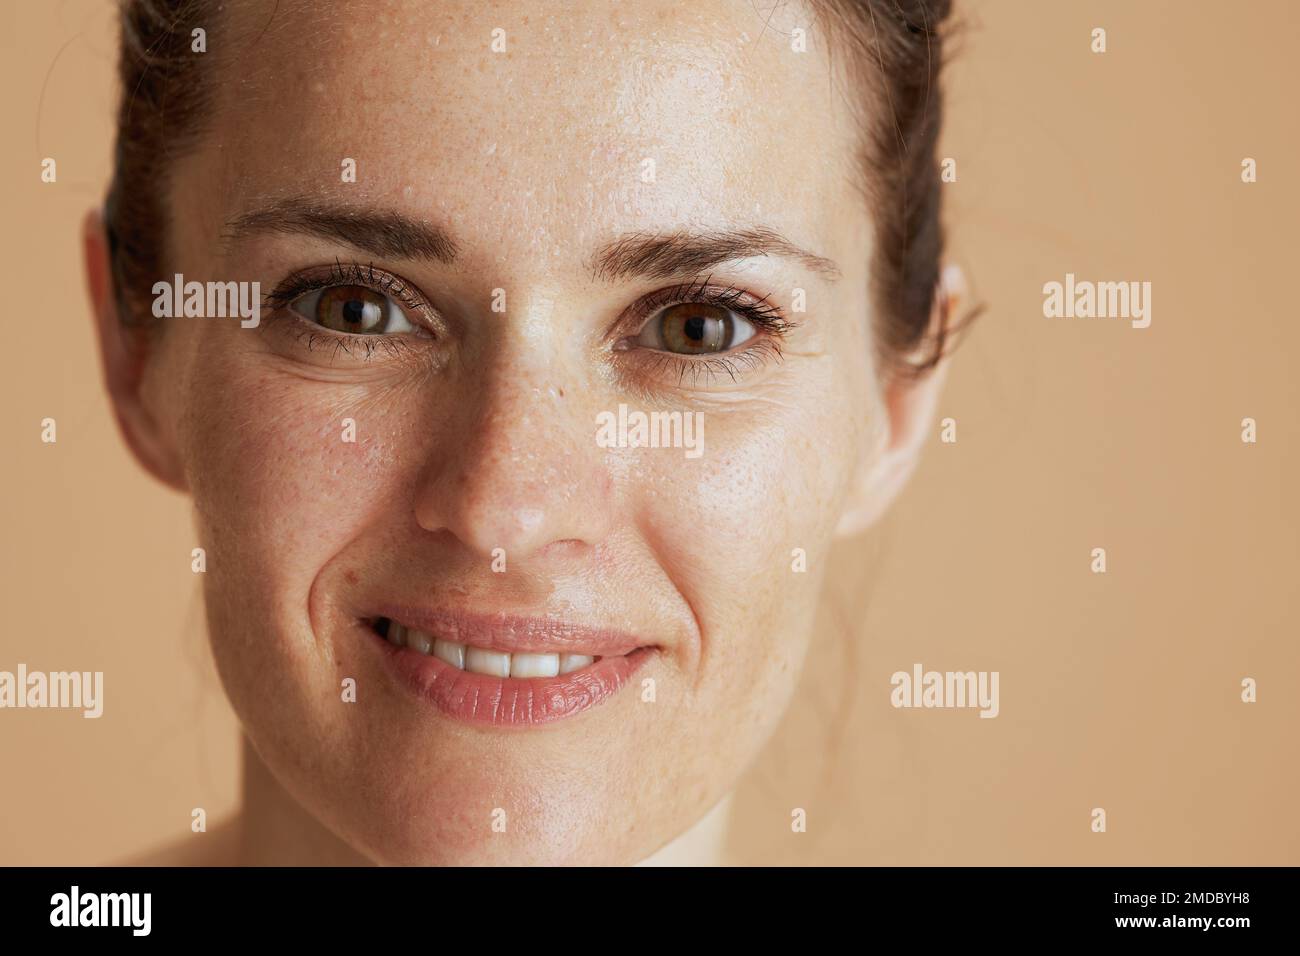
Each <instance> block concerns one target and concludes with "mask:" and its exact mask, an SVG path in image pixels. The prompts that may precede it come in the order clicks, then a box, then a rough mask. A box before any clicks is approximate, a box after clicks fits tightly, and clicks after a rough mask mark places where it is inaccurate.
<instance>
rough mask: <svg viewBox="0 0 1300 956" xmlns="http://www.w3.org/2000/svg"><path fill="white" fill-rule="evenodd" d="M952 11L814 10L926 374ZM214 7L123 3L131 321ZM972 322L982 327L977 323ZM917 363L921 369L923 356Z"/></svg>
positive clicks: (151, 263)
mask: <svg viewBox="0 0 1300 956" xmlns="http://www.w3.org/2000/svg"><path fill="white" fill-rule="evenodd" d="M951 5H952V4H951V0H812V7H813V10H814V13H815V14H816V16H817V18H818V19H819V21H820V22H821V25H822V26H823V28H824V29H825V30H826V32H827V34H828V35H831V36H834V37H835V38H836V40H837V43H836V44H835V45H838V46H839V47H841V48H842V49H845V50H847V51H848V54H849V55H848V61H847V67H848V71H847V72H848V75H849V77H850V79H851V80H852V81H853V82H854V84H855V86H856V87H858V88H859V89H860V90H861V91H864V92H863V95H859V96H858V97H856V98H855V102H856V103H857V104H858V106H859V111H860V114H861V121H860V125H861V129H862V133H863V136H862V146H861V151H862V157H861V168H862V170H863V173H864V175H863V177H862V179H861V182H862V186H863V194H864V198H865V200H866V202H867V203H868V204H869V208H871V209H872V211H873V212H874V214H875V252H874V257H873V261H872V263H871V277H872V288H873V295H874V305H875V311H876V313H877V315H878V316H880V320H879V328H878V330H877V335H876V341H877V348H878V352H879V358H880V360H882V362H884V363H886V364H885V367H886V368H889V369H891V370H893V371H904V372H912V373H915V374H922V373H924V372H926V371H928V370H929V369H931V368H933V367H934V365H936V364H937V363H938V361H939V359H941V358H942V357H943V355H944V351H945V346H946V343H947V341H948V339H949V336H950V333H951V332H952V326H951V323H950V322H949V319H948V315H947V308H946V303H941V305H942V306H943V309H942V310H941V321H940V322H939V323H938V325H937V327H932V326H931V310H932V307H933V305H934V297H935V295H936V294H937V287H938V281H939V261H940V258H941V256H942V254H943V227H942V223H941V220H940V205H941V203H940V189H941V188H942V187H941V183H940V179H939V174H938V164H937V158H936V155H935V149H936V146H937V141H938V136H939V129H940V125H941V119H942V114H943V98H942V95H941V93H940V89H939V83H938V79H939V73H940V68H941V65H942V62H943V59H942V53H943V35H942V31H941V27H942V26H943V25H944V23H945V21H946V20H947V19H948V17H949V14H950V8H951ZM218 9H219V7H218V6H217V5H215V4H213V3H212V2H211V0H122V2H121V18H120V19H121V31H122V36H121V59H120V63H119V78H120V81H121V85H122V98H121V104H120V107H119V110H118V123H117V149H116V154H115V163H114V175H113V182H112V186H111V187H110V189H109V193H108V198H107V201H106V204H105V215H104V219H105V223H106V228H107V233H108V241H109V250H110V256H111V267H112V273H113V281H114V286H115V289H116V294H117V298H118V305H119V310H120V312H121V314H122V317H123V321H124V322H126V323H128V324H130V325H135V326H139V325H141V324H142V321H143V318H144V317H146V316H148V315H149V309H148V308H147V307H146V302H145V290H147V289H149V288H151V287H152V285H153V283H154V281H156V279H157V278H158V277H159V276H162V275H164V274H165V273H166V271H167V270H166V265H165V249H166V245H167V230H168V226H169V221H168V216H167V210H166V208H165V206H164V203H163V196H164V195H165V194H166V189H165V185H166V182H167V177H168V174H169V171H170V168H171V159H172V158H173V157H175V156H176V155H177V154H178V153H180V152H182V151H183V150H185V149H186V148H187V147H188V146H190V145H191V144H192V143H193V142H194V141H195V140H196V139H197V138H198V137H199V136H200V135H201V133H202V131H203V120H204V118H205V116H206V114H207V112H208V107H209V103H210V95H209V91H210V89H211V87H210V84H211V82H212V77H211V76H210V74H211V72H212V67H211V65H209V64H206V63H205V62H204V60H205V59H206V56H207V55H206V54H205V55H199V54H196V53H194V52H193V51H192V44H193V39H192V31H193V30H195V29H197V28H202V29H204V30H205V31H206V32H211V30H212V29H213V27H214V26H215V25H216V20H217V12H216V11H217V10H218ZM972 317H973V316H972ZM917 354H920V355H921V357H920V358H919V359H918V358H916V357H915V356H916V355H917Z"/></svg>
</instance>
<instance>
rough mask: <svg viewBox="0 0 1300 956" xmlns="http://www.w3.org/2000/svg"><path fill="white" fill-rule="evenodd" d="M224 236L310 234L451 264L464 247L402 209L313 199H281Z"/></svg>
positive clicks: (238, 221)
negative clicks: (404, 213) (324, 201)
mask: <svg viewBox="0 0 1300 956" xmlns="http://www.w3.org/2000/svg"><path fill="white" fill-rule="evenodd" d="M227 227H228V228H229V230H230V231H229V232H227V233H225V235H224V238H227V239H238V238H243V237H245V236H248V235H252V234H256V233H259V232H271V233H280V234H286V235H308V236H316V237H318V238H321V239H328V240H331V241H333V242H342V243H346V244H347V245H349V246H352V247H353V248H356V249H360V250H361V251H363V252H369V253H372V254H374V255H377V256H383V257H384V258H387V259H433V260H436V261H438V262H444V263H448V264H450V263H452V262H454V261H455V259H456V256H457V255H458V254H459V250H458V249H457V247H456V243H455V242H453V241H452V239H451V236H449V235H448V234H447V233H446V232H445V231H444V230H443V229H441V228H440V227H438V226H435V225H433V224H431V223H428V222H421V221H419V220H416V219H412V218H411V217H409V216H405V215H403V214H402V213H398V212H386V211H383V210H371V209H357V208H354V207H351V206H339V205H334V204H326V203H322V202H319V201H318V200H314V199H305V198H300V197H293V198H289V199H280V200H277V201H276V202H273V203H272V204H271V205H269V206H265V207H263V208H261V209H256V210H254V211H252V212H247V213H244V214H243V215H242V216H237V217H236V218H234V219H232V220H230V222H228V223H227Z"/></svg>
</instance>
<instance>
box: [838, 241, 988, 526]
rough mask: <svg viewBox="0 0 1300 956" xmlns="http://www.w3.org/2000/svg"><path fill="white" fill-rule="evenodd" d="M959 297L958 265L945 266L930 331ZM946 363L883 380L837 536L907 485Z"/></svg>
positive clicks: (872, 518)
mask: <svg viewBox="0 0 1300 956" xmlns="http://www.w3.org/2000/svg"><path fill="white" fill-rule="evenodd" d="M965 296H966V283H965V277H964V276H963V275H962V271H961V269H960V268H959V267H957V266H955V265H949V266H947V267H946V268H945V269H944V270H943V274H942V276H941V277H940V280H939V289H938V293H937V294H936V295H935V297H934V310H933V312H932V313H931V315H930V329H931V331H932V332H937V331H938V330H939V329H941V328H944V323H948V322H950V320H951V317H952V315H953V314H954V313H955V312H956V311H957V310H958V308H959V307H960V304H961V301H962V300H963V299H964V298H965ZM948 327H949V328H951V326H948ZM928 338H929V336H927V339H928ZM948 363H949V359H948V357H947V356H945V357H944V358H942V359H941V360H940V361H939V364H938V365H937V366H935V367H934V368H933V369H931V370H930V371H929V372H928V373H927V374H926V375H924V376H922V377H920V378H915V377H912V376H909V375H895V376H892V377H891V378H890V379H889V380H888V381H886V382H885V387H884V395H883V399H884V402H883V411H884V423H883V424H884V427H883V428H879V429H877V430H876V431H875V432H874V438H875V440H874V446H873V447H871V448H868V449H864V451H865V452H866V453H865V454H864V455H863V456H862V458H861V459H860V462H861V464H860V465H859V469H858V474H857V476H856V477H855V479H854V483H853V486H852V488H851V490H850V493H849V499H848V501H847V502H846V503H845V508H844V512H843V514H842V515H841V517H840V523H839V525H838V526H837V528H836V534H837V535H838V536H842V537H848V536H850V535H855V534H859V533H861V532H863V531H865V530H866V529H867V528H869V527H871V526H872V525H873V524H875V522H876V521H877V520H878V519H879V518H880V516H881V515H882V514H884V512H885V511H886V509H888V508H889V506H890V505H891V504H892V503H893V501H894V499H895V498H897V497H898V494H899V492H900V491H902V490H903V486H904V485H906V484H907V479H908V478H910V477H911V475H912V471H913V469H915V467H916V463H917V461H918V460H919V459H920V456H921V449H922V448H923V447H924V446H925V440H926V438H927V437H928V436H929V433H930V425H931V423H932V422H933V421H934V410H935V406H936V405H937V404H938V401H939V394H940V392H942V390H943V382H944V379H945V378H946V377H947V375H948Z"/></svg>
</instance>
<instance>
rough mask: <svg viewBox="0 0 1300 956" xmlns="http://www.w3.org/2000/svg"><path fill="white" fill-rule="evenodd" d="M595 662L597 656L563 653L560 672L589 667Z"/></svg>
mask: <svg viewBox="0 0 1300 956" xmlns="http://www.w3.org/2000/svg"><path fill="white" fill-rule="evenodd" d="M595 662H596V658H594V657H588V656H587V655H586V654H561V655H560V673H561V674H568V673H570V672H572V671H576V670H580V669H581V668H583V667H588V666H590V665H591V664H594V663H595Z"/></svg>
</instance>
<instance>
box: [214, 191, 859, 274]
mask: <svg viewBox="0 0 1300 956" xmlns="http://www.w3.org/2000/svg"><path fill="white" fill-rule="evenodd" d="M227 229H228V231H227V232H226V233H224V234H223V238H225V239H227V240H229V239H239V238H244V237H246V236H250V235H255V234H257V233H267V232H269V233H278V234H284V235H309V236H316V237H318V238H321V239H326V240H329V241H332V242H342V243H344V244H346V245H349V246H352V247H353V248H355V249H359V250H361V251H362V252H369V253H371V254H373V255H377V256H383V257H384V258H388V259H412V260H414V259H431V260H435V261H437V262H442V263H445V264H448V265H449V264H451V263H453V262H455V260H456V257H457V256H458V255H459V252H460V250H459V248H458V246H457V245H456V243H455V241H454V240H453V239H452V238H451V236H450V235H449V234H448V233H447V232H446V231H445V230H443V229H442V228H441V227H439V226H437V225H434V224H432V223H429V222H422V221H420V220H416V219H413V218H411V217H410V216H407V215H404V214H402V213H399V212H389V211H384V210H372V209H359V208H355V207H352V206H348V205H336V204H333V203H324V202H321V201H319V200H315V199H309V198H304V197H290V198H287V199H279V200H276V201H275V202H273V203H271V204H270V205H268V206H265V207H262V208H260V209H255V210H253V211H251V212H247V213H244V214H242V215H240V216H237V217H235V218H234V219H232V220H230V221H229V222H228V223H227ZM755 256H780V257H783V258H789V259H794V260H796V261H798V262H800V263H802V264H803V265H804V266H805V267H807V268H809V269H811V270H812V271H814V272H817V273H819V274H820V275H823V276H825V277H826V278H828V279H831V280H834V279H838V278H839V277H840V274H841V273H840V268H839V266H837V265H836V264H835V263H834V262H832V261H831V260H830V259H827V258H824V257H823V256H819V255H815V254H813V253H811V252H808V251H806V250H804V249H801V248H799V247H798V246H796V245H795V244H794V243H792V242H790V241H789V240H788V239H786V238H785V237H784V236H782V235H780V234H779V233H777V232H776V231H775V230H773V229H770V228H767V227H765V226H753V227H750V228H746V229H733V230H724V231H721V232H707V233H699V232H689V231H686V230H678V231H675V232H668V233H632V234H630V235H626V236H620V237H619V238H617V239H615V240H613V241H611V242H609V243H607V244H606V245H604V246H603V247H601V249H600V250H599V251H598V252H597V253H596V256H595V258H594V259H593V260H592V263H591V271H592V274H593V275H595V277H596V278H598V279H601V280H604V281H605V282H617V281H620V280H624V279H628V278H632V277H637V276H639V277H642V278H647V279H666V278H671V277H673V276H680V275H696V274H698V273H700V272H703V271H704V270H706V269H709V268H711V267H713V266H716V265H719V264H721V263H724V262H730V261H733V260H737V259H748V258H753V257H755Z"/></svg>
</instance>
